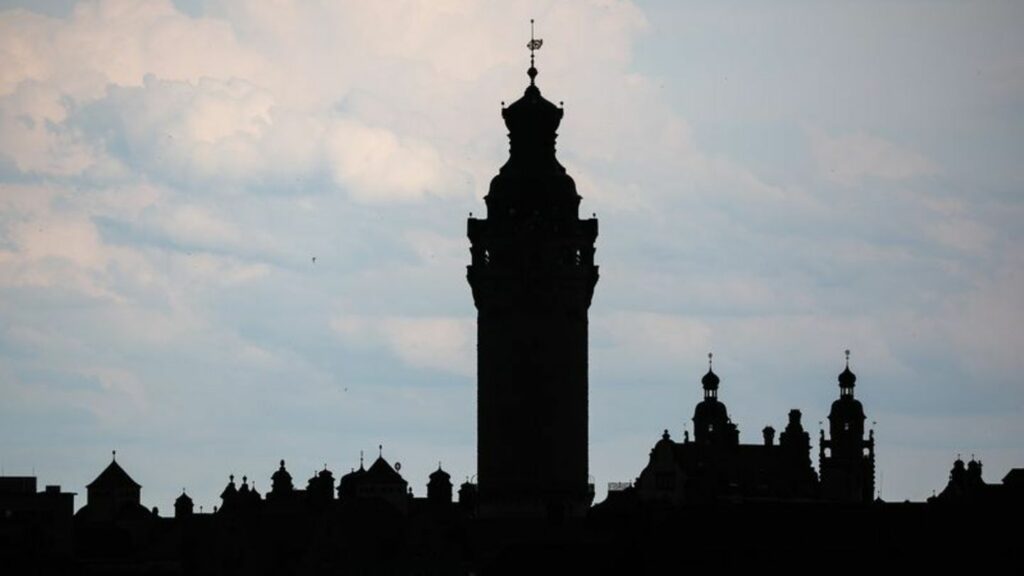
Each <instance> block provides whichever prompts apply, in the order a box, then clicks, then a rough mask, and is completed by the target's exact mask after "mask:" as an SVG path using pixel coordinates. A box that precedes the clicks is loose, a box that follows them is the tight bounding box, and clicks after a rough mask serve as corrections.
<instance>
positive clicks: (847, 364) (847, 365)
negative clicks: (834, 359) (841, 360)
mask: <svg viewBox="0 0 1024 576" xmlns="http://www.w3.org/2000/svg"><path fill="white" fill-rule="evenodd" d="M845 353H846V367H847V368H849V367H850V349H849V348H847V349H846V350H845Z"/></svg>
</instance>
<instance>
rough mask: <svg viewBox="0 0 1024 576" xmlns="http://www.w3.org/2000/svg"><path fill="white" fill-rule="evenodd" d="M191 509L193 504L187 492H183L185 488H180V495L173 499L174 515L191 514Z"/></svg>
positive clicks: (181, 516)
mask: <svg viewBox="0 0 1024 576" xmlns="http://www.w3.org/2000/svg"><path fill="white" fill-rule="evenodd" d="M193 509H194V506H193V504H192V499H191V498H189V496H188V494H186V493H185V490H184V489H182V490H181V496H178V497H177V498H176V499H175V500H174V517H175V518H186V517H188V516H191V515H192V511H193Z"/></svg>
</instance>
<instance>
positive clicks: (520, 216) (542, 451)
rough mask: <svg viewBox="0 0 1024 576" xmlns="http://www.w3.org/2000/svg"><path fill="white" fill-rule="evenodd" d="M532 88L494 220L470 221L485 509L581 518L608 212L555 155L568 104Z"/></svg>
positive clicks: (498, 190) (492, 194)
mask: <svg viewBox="0 0 1024 576" xmlns="http://www.w3.org/2000/svg"><path fill="white" fill-rule="evenodd" d="M540 43H541V41H540V40H534V39H531V41H530V44H529V45H528V47H529V48H530V50H531V54H530V69H529V71H528V74H529V77H530V85H529V86H528V87H527V88H526V93H525V94H524V95H523V97H522V98H520V99H519V100H517V101H516V102H514V103H512V104H511V105H510V106H508V107H507V108H504V109H503V110H502V117H503V118H504V120H505V125H506V126H507V127H508V131H509V141H510V155H509V159H508V161H507V162H506V163H505V165H504V166H502V167H501V169H500V171H499V172H498V175H497V176H495V177H494V179H493V180H491V186H490V191H489V192H488V194H487V196H486V197H485V198H484V200H485V201H486V203H487V218H485V219H477V218H470V219H469V222H468V228H469V231H468V233H469V240H470V243H471V245H472V246H471V248H470V251H471V253H472V264H470V265H469V266H468V272H467V278H468V280H469V284H470V286H471V287H472V289H473V299H474V301H475V303H476V307H477V312H478V316H477V378H478V384H477V403H478V404H477V463H478V482H479V489H480V492H479V502H480V506H479V513H480V514H481V515H484V516H533V517H539V516H549V517H551V516H554V517H561V516H577V515H582V514H583V513H584V512H585V511H586V509H587V507H588V506H589V505H590V502H591V500H592V499H593V491H592V488H591V487H590V485H589V482H588V468H587V458H588V455H587V450H588V445H587V310H588V309H589V307H590V300H591V296H592V295H593V292H594V285H595V284H596V283H597V278H598V269H597V266H595V265H594V240H595V239H596V238H597V219H596V218H591V219H586V220H581V219H580V218H579V216H578V208H579V203H580V196H579V195H578V194H577V193H576V185H575V183H574V182H573V180H572V178H570V177H569V175H568V174H566V172H565V168H564V167H562V165H561V164H559V163H558V160H557V159H556V158H555V137H556V131H557V129H558V124H559V122H560V121H561V119H562V112H563V111H562V109H561V108H559V107H558V106H555V105H554V104H552V103H551V102H549V101H548V100H546V99H544V97H543V96H541V94H540V90H539V89H538V88H537V86H536V83H535V79H536V77H537V69H536V68H535V67H534V65H533V64H534V62H533V50H535V49H537V48H539V47H540Z"/></svg>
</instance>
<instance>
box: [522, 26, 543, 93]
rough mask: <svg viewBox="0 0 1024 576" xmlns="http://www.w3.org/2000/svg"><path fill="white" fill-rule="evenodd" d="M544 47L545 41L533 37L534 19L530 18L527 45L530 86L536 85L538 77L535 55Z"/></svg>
mask: <svg viewBox="0 0 1024 576" xmlns="http://www.w3.org/2000/svg"><path fill="white" fill-rule="evenodd" d="M543 45H544V41H543V40H541V39H540V38H534V36H533V18H530V42H529V43H528V44H527V45H526V47H527V48H529V49H530V69H529V70H527V71H526V74H527V75H528V76H529V77H530V86H533V85H534V82H533V81H534V79H535V78H536V77H537V68H536V67H535V66H534V60H533V53H534V52H535V51H537V50H540V47H541V46H543Z"/></svg>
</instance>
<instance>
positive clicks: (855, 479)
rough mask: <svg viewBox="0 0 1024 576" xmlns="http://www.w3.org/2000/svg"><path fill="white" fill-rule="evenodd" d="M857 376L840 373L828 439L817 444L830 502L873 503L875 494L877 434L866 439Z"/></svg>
mask: <svg viewBox="0 0 1024 576" xmlns="http://www.w3.org/2000/svg"><path fill="white" fill-rule="evenodd" d="M856 383H857V376H856V375H855V374H854V373H853V372H851V371H850V351H849V350H847V351H846V368H845V369H844V370H843V371H842V373H840V374H839V399H838V400H836V401H835V402H833V403H832V410H831V411H830V412H829V415H828V428H829V438H828V440H826V439H825V432H824V431H822V432H821V438H820V440H819V442H818V449H819V462H818V468H819V469H820V471H821V494H822V496H823V497H824V498H826V499H829V500H838V501H843V502H865V503H866V502H871V500H872V499H873V498H874V495H875V433H874V430H872V431H871V432H870V433H869V435H868V438H867V440H865V439H864V420H865V416H864V407H863V406H862V405H861V403H860V401H859V400H857V399H856V398H854V397H853V388H854V386H855V385H856Z"/></svg>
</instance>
